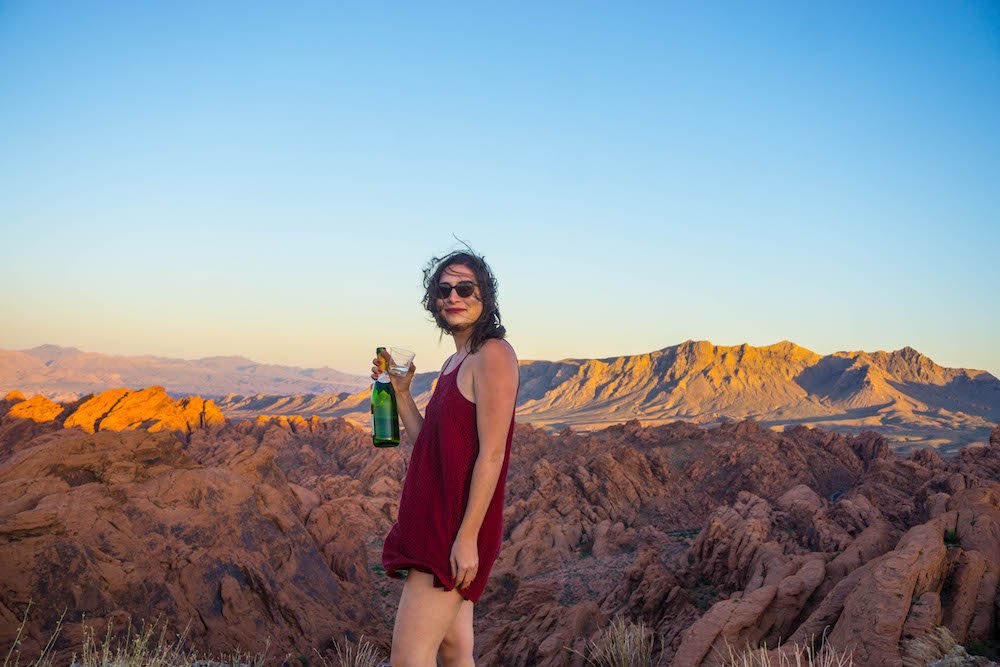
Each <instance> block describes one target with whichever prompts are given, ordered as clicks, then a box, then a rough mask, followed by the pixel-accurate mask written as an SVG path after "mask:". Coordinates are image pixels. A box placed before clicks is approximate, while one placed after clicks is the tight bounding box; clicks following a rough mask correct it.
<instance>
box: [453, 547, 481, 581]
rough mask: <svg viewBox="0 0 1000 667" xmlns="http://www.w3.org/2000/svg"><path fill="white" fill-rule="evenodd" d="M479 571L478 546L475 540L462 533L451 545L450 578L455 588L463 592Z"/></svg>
mask: <svg viewBox="0 0 1000 667" xmlns="http://www.w3.org/2000/svg"><path fill="white" fill-rule="evenodd" d="M478 571H479V545H477V544H476V538H474V537H467V536H465V535H463V534H462V533H459V534H458V537H456V538H455V543H454V544H452V545H451V576H453V577H455V588H457V589H459V590H465V589H466V588H468V587H469V586H470V585H472V580H473V579H475V578H476V573H477V572H478Z"/></svg>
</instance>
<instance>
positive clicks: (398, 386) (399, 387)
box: [372, 350, 417, 395]
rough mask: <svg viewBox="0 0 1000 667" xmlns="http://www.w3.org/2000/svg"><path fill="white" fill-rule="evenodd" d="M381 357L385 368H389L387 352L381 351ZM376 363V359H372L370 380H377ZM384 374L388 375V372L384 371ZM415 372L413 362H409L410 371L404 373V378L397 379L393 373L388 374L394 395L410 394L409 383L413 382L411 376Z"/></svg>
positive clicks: (415, 368) (377, 370)
mask: <svg viewBox="0 0 1000 667" xmlns="http://www.w3.org/2000/svg"><path fill="white" fill-rule="evenodd" d="M381 357H382V359H384V360H385V367H386V368H389V358H390V357H389V352H388V351H387V350H383V351H382V354H381ZM378 361H379V360H378V357H376V358H374V359H372V379H373V380H374V379H376V378H378V376H379V373H380V371H379V369H378ZM386 372H387V373H388V371H386ZM416 372H417V367H416V366H414V365H413V362H412V361H411V362H410V370H409V371H407V373H406V375H405V376H404V377H399V376H398V375H395V374H393V373H389V381H390V382H392V388H393V390H394V391H395V392H396V395H399V394H403V393H405V394H408V393H410V383H411V382H413V374H414V373H416Z"/></svg>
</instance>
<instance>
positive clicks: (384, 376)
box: [375, 371, 389, 384]
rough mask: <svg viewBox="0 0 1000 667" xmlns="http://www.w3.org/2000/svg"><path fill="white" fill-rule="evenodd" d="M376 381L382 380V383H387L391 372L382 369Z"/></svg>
mask: <svg viewBox="0 0 1000 667" xmlns="http://www.w3.org/2000/svg"><path fill="white" fill-rule="evenodd" d="M375 381H376V382H381V383H382V384H386V383H388V382H389V374H388V373H387V372H386V371H382V372H381V373H379V375H378V377H377V378H376V379H375Z"/></svg>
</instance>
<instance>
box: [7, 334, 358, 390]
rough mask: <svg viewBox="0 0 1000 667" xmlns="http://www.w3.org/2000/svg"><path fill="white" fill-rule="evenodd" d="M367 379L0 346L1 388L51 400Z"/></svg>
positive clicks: (230, 362) (320, 371) (213, 360)
mask: <svg viewBox="0 0 1000 667" xmlns="http://www.w3.org/2000/svg"><path fill="white" fill-rule="evenodd" d="M370 384H371V378H368V377H365V376H361V375H352V374H350V373H342V372H340V371H337V370H334V369H332V368H326V367H323V368H299V367H297V366H279V365H276V364H261V363H257V362H256V361H251V360H250V359H247V358H246V357H234V356H228V357H205V358H203V359H193V360H187V359H169V358H167V357H154V356H151V355H142V356H132V357H127V356H118V355H109V354H97V353H94V352H82V351H80V350H78V349H76V348H75V347H60V346H58V345H40V346H38V347H34V348H31V349H30V350H19V351H12V350H0V388H4V389H6V390H11V389H17V390H20V391H22V392H23V393H25V394H32V393H37V394H43V395H45V396H48V397H49V398H51V399H53V400H74V399H76V398H79V397H80V396H83V395H85V394H91V393H97V392H101V391H105V390H107V389H114V388H118V387H126V388H130V389H141V388H143V387H149V386H153V385H160V386H162V387H165V388H166V389H167V391H168V392H169V393H170V394H171V395H172V396H175V397H179V396H182V395H188V394H200V395H202V396H206V397H211V396H225V395H226V394H230V393H233V392H240V393H259V392H265V393H268V394H302V393H324V392H331V393H340V392H345V391H346V392H357V391H361V390H362V389H363V388H364V387H366V386H368V385H370Z"/></svg>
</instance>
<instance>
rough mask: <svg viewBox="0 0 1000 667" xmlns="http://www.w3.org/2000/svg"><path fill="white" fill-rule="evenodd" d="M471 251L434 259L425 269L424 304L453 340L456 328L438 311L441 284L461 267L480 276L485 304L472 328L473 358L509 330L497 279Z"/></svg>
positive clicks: (470, 346) (459, 251)
mask: <svg viewBox="0 0 1000 667" xmlns="http://www.w3.org/2000/svg"><path fill="white" fill-rule="evenodd" d="M465 247H466V248H468V250H467V251H466V250H455V251H453V252H450V253H448V254H447V255H445V256H444V257H433V258H431V260H430V261H429V262H427V265H426V266H425V267H424V298H423V301H422V304H423V306H424V309H426V310H427V312H429V313H430V314H431V316H432V317H433V318H434V322H436V323H437V325H438V327H439V328H440V329H441V335H442V336H444V334H448V335H449V336H450V335H452V334H453V333H454V332H455V330H456V329H455V328H454V327H452V326H451V325H450V324H448V321H447V320H446V319H445V318H444V317H443V316H442V315H441V313H440V312H439V311H438V309H437V307H436V301H437V299H438V289H437V285H438V282H440V280H441V274H442V273H444V270H445V269H446V268H448V267H449V266H451V265H453V264H461V265H462V266H464V267H466V268H468V269H469V270H471V271H472V272H473V273H474V274H475V275H476V283H478V285H479V298H480V301H481V302H482V304H483V312H482V313H481V314H480V315H479V319H478V320H476V321H475V322H474V323H473V325H472V328H473V330H472V337H471V339H470V340H469V354H472V353H474V352H476V351H477V350H478V349H479V348H480V347H482V345H483V343H485V342H486V341H487V340H489V339H490V338H500V339H502V338H504V337H506V335H507V330H506V329H505V328H504V326H503V324H501V323H500V308H499V307H498V306H497V279H496V278H495V277H494V276H493V271H492V269H490V266H489V264H487V263H486V259H485V258H484V257H483V256H481V255H478V254H476V252H475V251H473V250H472V248H469V245H468V244H465Z"/></svg>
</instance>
